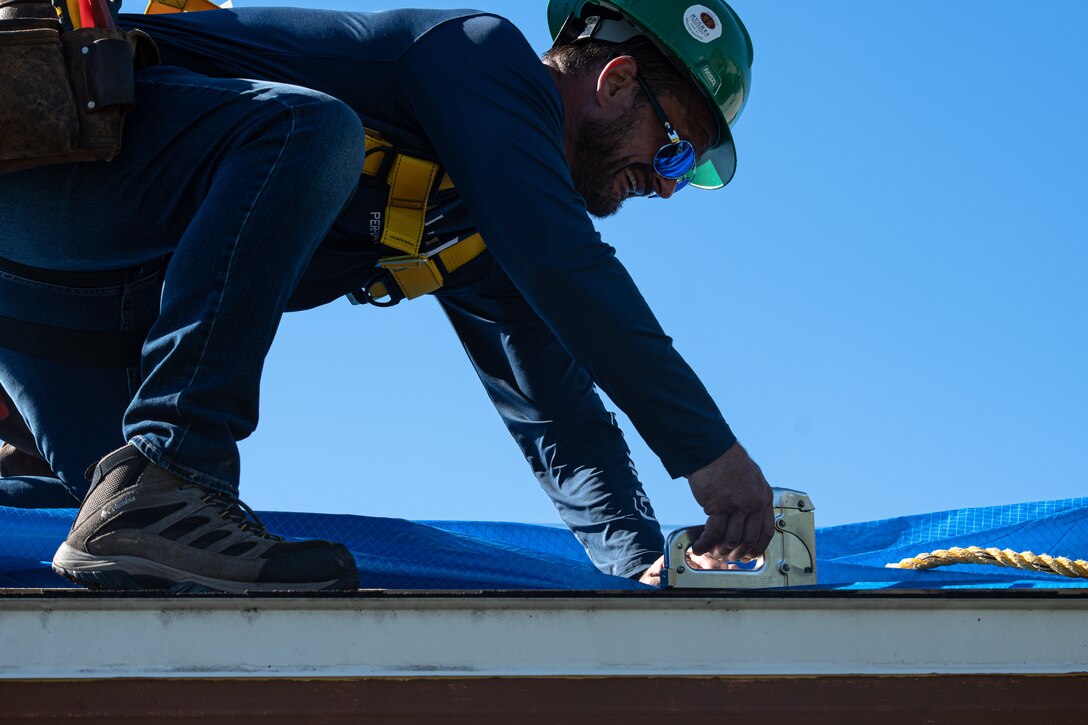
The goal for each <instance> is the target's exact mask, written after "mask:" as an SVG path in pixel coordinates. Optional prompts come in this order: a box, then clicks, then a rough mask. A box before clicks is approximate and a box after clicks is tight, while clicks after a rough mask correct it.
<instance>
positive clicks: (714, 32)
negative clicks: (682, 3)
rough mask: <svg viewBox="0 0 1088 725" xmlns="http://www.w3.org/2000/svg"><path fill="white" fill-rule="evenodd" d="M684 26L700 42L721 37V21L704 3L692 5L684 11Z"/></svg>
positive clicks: (707, 41)
mask: <svg viewBox="0 0 1088 725" xmlns="http://www.w3.org/2000/svg"><path fill="white" fill-rule="evenodd" d="M684 27H685V28H687V31H688V34H689V35H691V37H693V38H695V39H696V40H698V41H699V42H700V43H709V42H711V41H712V40H717V39H718V38H720V37H722V21H721V20H719V19H718V16H717V15H715V14H714V11H713V10H711V9H710V8H708V7H707V6H706V5H692V6H691V7H690V8H688V9H687V10H685V11H684Z"/></svg>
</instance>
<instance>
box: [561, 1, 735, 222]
mask: <svg viewBox="0 0 1088 725" xmlns="http://www.w3.org/2000/svg"><path fill="white" fill-rule="evenodd" d="M703 2H704V3H705V4H701V5H691V4H688V2H687V0H550V2H549V6H548V21H549V25H550V27H551V30H552V34H553V37H555V45H554V46H553V47H552V49H551V50H550V51H548V53H546V54H545V56H544V61H545V63H547V64H548V65H550V66H551V67H552V68H554V69H555V70H556V71H558V72H560V73H562V74H564V75H566V76H568V77H570V76H579V75H580V76H588V77H589V79H591V80H594V79H595V80H596V87H595V90H596V91H597V94H598V98H597V99H596V101H597V103H598V104H599V105H600V107H601V108H600V112H599V113H590V114H588V116H587V117H585V118H581V119H580V120H579V122H578V124H579V125H578V128H576V129H575V134H574V135H575V137H576V141H575V143H574V144H573V148H571V149H569V150H568V157H569V158H570V160H571V172H572V175H573V176H574V178H575V184H576V185H577V186H578V187H579V191H580V192H581V193H582V194H583V196H585V197H586V201H587V205H588V206H589V210H590V212H591V213H594V214H598V215H607V214H610V213H612V212H614V211H615V210H616V209H618V208H619V205H620V204H621V203H622V202H623V199H625V198H626V197H627V196H629V195H632V194H631V193H630V192H635V193H642V194H648V193H651V192H656V193H657V194H658V195H659V196H669V195H671V194H672V193H673V192H674V191H675V190H676V189H679V188H682V187H684V186H686V185H688V184H690V185H692V186H696V187H699V188H704V189H717V188H721V187H722V186H724V185H725V184H727V183H729V181H730V179H732V177H733V173H734V171H735V169H736V151H735V149H734V146H733V136H732V133H731V132H730V125H732V123H733V122H734V121H735V120H736V118H737V117H738V116H739V115H740V112H741V110H742V109H743V107H744V103H745V101H746V100H747V96H748V89H749V86H750V82H751V64H752V44H751V40H750V39H749V37H748V33H747V31H746V30H745V28H744V26H743V24H742V23H741V21H740V19H739V18H738V17H737V16H736V14H735V13H734V12H733V11H732V9H731V8H730V7H729V6H728V5H726V4H725V3H724V2H722V0H703ZM623 104H627V106H628V107H627V108H626V109H624V107H623ZM617 111H621V112H620V113H617ZM642 142H645V143H646V144H650V145H653V144H656V145H653V149H652V150H651V151H650V152H649V154H648V155H646V154H645V153H643V151H642V150H641V149H640V148H639V146H640V145H641V143H642ZM631 155H640V156H641V158H639V161H640V163H641V164H642V166H643V167H649V169H650V171H649V172H647V174H646V175H650V176H653V177H654V179H653V180H652V183H651V180H650V179H648V178H640V176H645V175H643V174H641V172H640V167H638V166H631V167H629V168H628V167H625V165H624V164H623V161H624V159H625V158H627V157H628V156H631ZM609 162H611V163H609ZM629 170H630V171H634V172H636V173H635V178H630V177H629V176H628V171H629ZM654 172H656V173H654ZM625 177H627V178H626V181H625ZM662 182H667V183H662Z"/></svg>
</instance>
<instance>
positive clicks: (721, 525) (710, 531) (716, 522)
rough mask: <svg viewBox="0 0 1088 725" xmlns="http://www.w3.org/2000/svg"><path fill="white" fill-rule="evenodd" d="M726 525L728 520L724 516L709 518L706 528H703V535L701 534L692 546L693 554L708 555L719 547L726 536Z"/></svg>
mask: <svg viewBox="0 0 1088 725" xmlns="http://www.w3.org/2000/svg"><path fill="white" fill-rule="evenodd" d="M725 525H726V520H725V517H724V516H710V517H709V518H707V520H706V526H704V527H703V533H701V534H699V538H698V539H696V540H695V543H694V544H692V545H691V550H692V552H694V553H695V554H706V553H707V552H709V551H711V550H712V549H714V548H715V547H716V546H718V543H719V542H720V541H721V540H722V537H723V536H724V535H725Z"/></svg>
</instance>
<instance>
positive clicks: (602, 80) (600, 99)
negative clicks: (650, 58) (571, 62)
mask: <svg viewBox="0 0 1088 725" xmlns="http://www.w3.org/2000/svg"><path fill="white" fill-rule="evenodd" d="M637 93H638V62H637V61H636V60H635V59H634V58H632V57H631V56H629V55H621V56H620V57H618V58H613V59H612V60H610V61H608V63H606V64H605V66H604V67H603V68H601V72H600V74H599V75H598V76H597V105H598V106H600V107H602V108H608V107H609V106H612V105H614V104H616V103H619V104H620V107H621V108H623V109H627V108H630V106H631V99H632V98H633V97H634V96H635V95H636V94H637Z"/></svg>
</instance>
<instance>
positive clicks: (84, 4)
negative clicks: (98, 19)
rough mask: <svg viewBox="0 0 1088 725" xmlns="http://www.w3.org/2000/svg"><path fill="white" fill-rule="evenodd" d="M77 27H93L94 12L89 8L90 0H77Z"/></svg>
mask: <svg viewBox="0 0 1088 725" xmlns="http://www.w3.org/2000/svg"><path fill="white" fill-rule="evenodd" d="M79 27H81V28H94V27H97V26H96V25H95V23H94V12H93V11H92V10H91V0H79Z"/></svg>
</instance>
